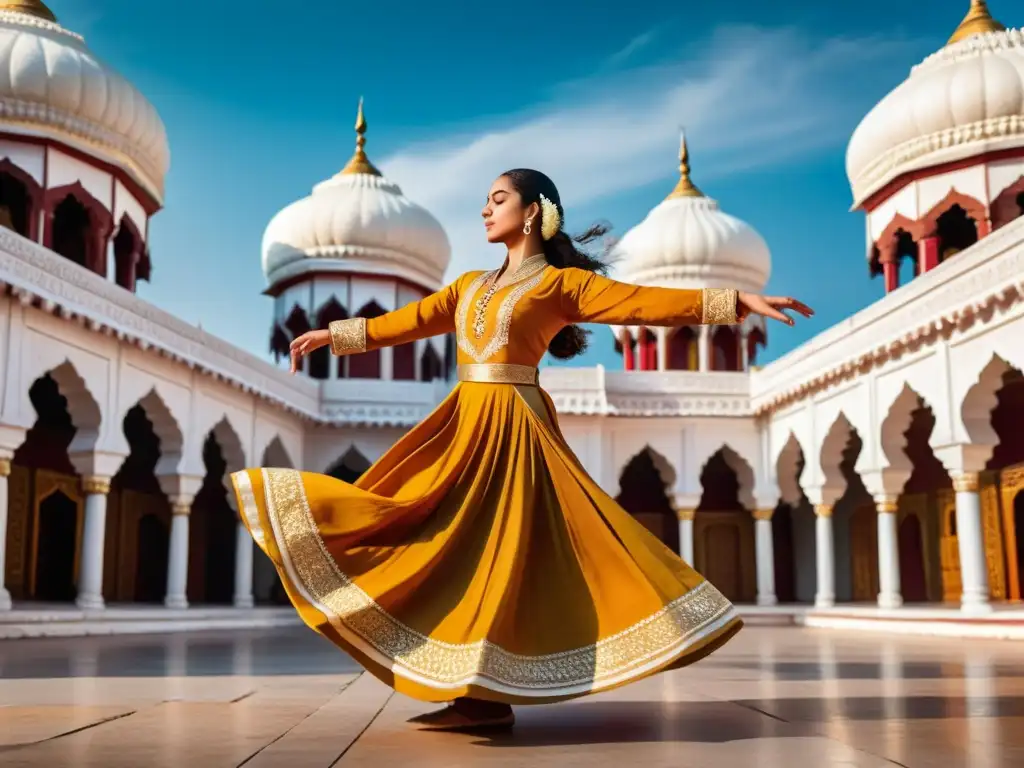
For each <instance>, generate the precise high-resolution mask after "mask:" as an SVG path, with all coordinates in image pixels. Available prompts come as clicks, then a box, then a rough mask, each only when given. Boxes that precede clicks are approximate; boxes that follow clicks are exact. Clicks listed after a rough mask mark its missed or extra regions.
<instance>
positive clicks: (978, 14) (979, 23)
mask: <svg viewBox="0 0 1024 768" xmlns="http://www.w3.org/2000/svg"><path fill="white" fill-rule="evenodd" d="M1004 29H1006V27H1004V26H1003V25H1002V24H1000V23H999V22H998V21H996V20H995V19H993V18H992V14H991V13H989V11H988V3H986V2H985V0H971V7H970V9H969V10H968V11H967V15H966V16H964V20H963V21H961V22H960V26H959V27H957V28H956V32H954V33H953V36H952V37H951V38H949V42H948V43H947V45H952V44H953V43H958V42H960V41H961V40H965V39H966V38H968V37H973V36H974V35H982V34H984V33H986V32H1002V31H1003V30H1004Z"/></svg>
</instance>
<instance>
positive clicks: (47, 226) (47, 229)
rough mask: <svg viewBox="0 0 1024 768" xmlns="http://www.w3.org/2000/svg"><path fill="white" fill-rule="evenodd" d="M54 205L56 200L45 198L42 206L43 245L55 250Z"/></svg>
mask: <svg viewBox="0 0 1024 768" xmlns="http://www.w3.org/2000/svg"><path fill="white" fill-rule="evenodd" d="M53 207H54V202H53V201H51V200H47V199H45V198H44V200H43V208H42V213H41V215H42V218H43V246H44V247H46V248H49V249H50V250H51V251H52V250H53Z"/></svg>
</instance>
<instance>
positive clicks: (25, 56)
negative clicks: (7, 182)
mask: <svg viewBox="0 0 1024 768" xmlns="http://www.w3.org/2000/svg"><path fill="white" fill-rule="evenodd" d="M12 8H23V9H24V11H18V10H12ZM49 18H52V14H50V13H49V9H47V8H46V6H44V5H43V4H42V3H39V2H36V0H22V1H21V2H20V3H14V2H8V3H0V122H2V123H3V124H4V128H5V129H6V130H13V131H15V132H19V133H25V134H30V135H33V136H44V137H47V138H52V139H55V140H58V141H61V142H64V143H66V144H69V145H71V146H73V147H75V148H76V149H78V150H80V151H82V152H84V153H86V154H88V155H90V156H92V157H96V158H97V159H101V160H103V161H105V162H108V163H110V164H112V165H115V166H118V167H120V168H123V169H124V170H125V171H126V172H127V173H128V174H129V175H130V176H131V177H132V178H134V179H135V180H136V181H137V182H139V184H140V185H142V187H143V188H144V189H146V190H147V191H148V192H149V193H150V194H152V195H153V197H154V198H155V199H156V200H157V201H162V199H163V191H164V176H165V174H166V173H167V168H168V165H169V164H170V151H169V149H168V146H167V134H166V131H165V130H164V125H163V123H162V122H161V120H160V117H159V115H157V112H156V110H155V109H154V108H153V106H152V105H151V104H150V103H149V102H148V101H147V100H146V98H145V97H144V96H143V95H142V94H141V93H139V92H138V91H137V90H135V88H134V87H133V86H132V85H131V84H130V83H129V82H128V81H127V80H125V79H124V78H123V77H121V75H119V74H117V73H116V72H115V71H113V70H112V69H110V68H109V67H107V66H105V65H104V64H102V63H100V62H99V61H98V60H97V59H96V58H95V57H94V56H93V55H92V53H91V52H90V51H89V49H88V48H87V47H86V45H85V42H84V41H83V39H82V38H81V37H80V36H79V35H76V34H75V33H73V32H69V31H68V30H66V29H64V28H63V27H61V26H60V25H59V24H57V23H56V22H54V21H50V20H49Z"/></svg>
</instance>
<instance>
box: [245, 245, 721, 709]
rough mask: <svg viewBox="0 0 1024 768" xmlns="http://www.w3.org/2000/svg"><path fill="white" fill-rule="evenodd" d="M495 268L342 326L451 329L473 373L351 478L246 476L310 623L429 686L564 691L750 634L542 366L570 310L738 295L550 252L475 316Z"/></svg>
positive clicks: (654, 309)
mask: <svg viewBox="0 0 1024 768" xmlns="http://www.w3.org/2000/svg"><path fill="white" fill-rule="evenodd" d="M495 274H496V273H493V272H491V273H488V272H470V273H467V274H465V275H463V276H462V277H460V278H458V279H457V280H456V281H455V282H454V283H452V284H451V285H449V286H447V287H446V288H444V289H442V290H441V291H439V292H437V293H435V294H433V295H431V296H428V297H426V298H424V299H423V300H422V301H419V302H416V303H413V304H410V305H408V306H405V307H403V308H401V309H398V310H396V311H394V312H389V313H387V314H384V315H381V316H380V317H376V318H371V319H365V320H364V319H362V318H353V319H350V320H343V321H338V322H336V323H332V324H331V329H330V330H331V336H332V341H331V345H332V349H333V351H334V352H335V353H337V354H346V353H354V352H360V351H363V350H370V349H375V348H378V347H383V346H389V345H394V344H401V343H405V342H409V341H412V340H413V339H419V338H424V337H427V336H432V335H437V334H443V333H449V332H452V331H454V332H455V333H456V335H457V339H458V362H459V379H460V380H459V382H458V384H457V385H456V386H455V387H454V388H453V390H452V392H451V394H450V395H448V397H447V398H445V400H444V401H443V402H442V403H441V404H440V405H439V406H438V407H437V408H436V409H435V410H434V411H433V413H431V414H430V415H429V416H428V417H427V418H426V419H425V420H424V421H423V422H421V423H420V424H419V425H417V426H416V427H414V428H413V429H412V430H411V431H409V432H408V433H407V434H406V435H405V436H404V437H402V438H401V439H400V440H399V441H398V442H397V443H395V445H394V446H393V447H392V448H391V449H390V450H388V451H387V452H386V453H385V454H384V455H383V456H382V457H381V458H380V459H379V460H378V461H377V462H376V463H375V464H374V465H373V466H372V467H370V469H369V470H367V471H366V473H365V474H364V475H363V476H362V477H360V478H359V480H358V481H356V482H355V483H353V484H349V483H345V482H343V481H341V480H337V479H334V478H332V477H328V476H325V475H320V474H315V473H311V472H298V471H294V470H289V469H248V470H244V471H242V472H236V473H234V474H233V476H232V481H233V483H234V487H235V490H236V493H237V495H238V501H239V509H240V510H241V512H242V517H243V519H244V521H245V523H246V525H247V526H248V528H249V530H250V532H251V533H252V535H253V537H254V539H255V540H256V542H257V543H258V544H259V546H260V547H261V548H262V549H263V551H264V552H266V553H267V555H269V557H270V558H271V560H273V562H274V564H275V565H276V566H277V570H278V573H279V574H280V576H281V580H282V581H283V582H284V585H285V587H286V589H287V591H288V595H289V597H290V598H291V600H292V602H293V603H294V605H295V607H296V608H297V609H298V612H299V614H300V616H301V617H302V619H303V621H305V623H306V624H307V625H309V626H310V627H312V628H313V629H315V630H317V631H318V632H320V633H322V634H323V635H325V636H326V637H328V638H330V639H331V640H332V641H333V642H334V643H336V644H337V645H339V646H340V647H341V648H343V649H344V650H345V651H347V652H348V653H349V654H351V655H352V656H353V657H354V658H355V659H356V660H357V661H359V662H360V663H361V664H362V665H363V666H364V667H365V668H366V669H368V670H369V671H370V672H371V673H373V674H374V675H375V676H377V677H378V678H380V679H381V680H383V681H384V682H386V683H387V684H389V685H391V686H392V687H393V688H395V689H396V690H397V691H400V692H402V693H405V694H408V695H409V696H413V697H415V698H418V699H422V700H425V701H450V700H452V699H454V698H455V697H458V696H473V697H476V698H481V699H488V700H492V701H501V702H508V703H513V704H516V703H518V704H524V703H542V702H549V701H555V700H560V699H569V698H573V697H576V696H581V695H584V694H588V693H592V692H596V691H601V690H606V689H609V688H611V687H614V686H618V685H621V684H624V683H627V682H630V681H632V680H636V679H639V678H641V677H644V676H647V675H649V674H652V673H655V672H658V671H661V670H664V669H669V668H675V667H679V666H683V665H686V664H689V663H691V662H693V661H696V660H698V659H700V658H702V657H703V656H705V655H707V654H708V653H710V652H711V651H713V650H714V649H715V648H717V647H719V646H720V645H722V644H723V643H724V642H725V641H726V640H728V639H729V638H730V637H731V636H732V635H734V634H735V633H736V631H738V630H739V628H740V626H741V621H740V619H739V617H738V616H737V614H736V611H735V609H734V608H733V606H732V605H731V604H730V603H729V601H728V600H726V599H725V597H723V595H722V594H721V593H720V592H719V591H718V590H717V589H715V587H714V586H713V585H711V584H710V583H709V582H707V581H705V580H704V578H703V577H702V576H700V574H698V573H697V572H696V571H694V570H693V569H692V568H690V566H688V565H687V564H686V563H684V562H683V561H682V560H681V559H680V558H679V557H678V556H677V555H676V554H675V553H674V552H672V551H671V550H670V549H668V548H667V547H666V546H665V545H664V544H662V543H661V542H660V541H659V540H658V539H657V538H656V537H655V536H654V535H653V534H651V533H649V532H648V531H647V530H646V529H645V528H644V527H643V526H642V525H641V524H640V523H638V522H637V521H636V520H634V519H633V518H632V517H631V516H630V515H629V513H627V512H626V511H625V510H624V509H622V507H620V506H619V505H618V504H617V503H616V502H615V501H614V500H613V499H612V498H611V497H609V496H608V494H606V493H605V492H604V491H602V490H601V488H600V487H598V485H597V483H596V482H595V481H594V480H593V479H592V478H591V477H590V476H589V475H587V473H586V471H585V470H584V469H583V466H582V465H581V464H580V462H579V460H578V459H577V458H576V456H575V455H574V454H573V452H572V451H571V450H570V448H569V446H568V445H567V444H566V442H565V439H564V438H563V436H562V434H561V432H560V431H559V429H558V424H557V421H556V416H555V408H554V405H553V404H552V402H551V399H550V398H549V397H548V395H547V394H546V393H545V392H544V391H543V390H541V389H540V387H539V386H537V369H536V366H537V364H538V362H539V361H540V360H541V358H542V356H543V355H544V352H545V350H546V349H547V345H548V342H549V341H550V340H551V338H552V337H553V336H554V335H555V333H556V332H557V331H559V330H560V329H561V328H562V327H563V326H565V325H567V324H570V323H608V324H645V325H665V326H678V325H684V324H698V323H702V322H703V323H711V322H723V323H724V322H735V315H736V294H735V291H729V290H712V289H704V290H703V291H701V290H680V289H669V288H653V287H638V286H634V285H629V284H626V283H620V282H616V281H614V280H610V279H608V278H605V277H602V276H600V275H597V274H594V273H592V272H588V271H584V270H581V269H577V268H567V269H558V268H555V267H552V266H549V265H547V263H546V262H545V261H544V260H543V258H536V257H535V258H531V259H527V260H525V261H524V262H523V264H522V266H521V267H520V268H519V269H517V270H516V273H515V274H514V275H513V276H512V278H511V280H510V281H509V283H508V284H506V285H504V286H502V287H500V288H499V289H498V290H497V292H496V293H494V294H493V298H492V299H491V300H490V302H489V303H488V304H487V305H486V308H485V311H484V313H483V317H482V320H481V319H478V318H477V317H476V316H475V315H476V311H477V310H476V305H477V300H478V299H479V298H481V297H482V296H483V295H484V294H485V293H486V288H487V280H488V278H489V277H493V276H494V275H495ZM474 326H478V327H479V328H480V329H481V330H482V332H483V334H482V338H479V339H478V338H477V336H476V334H475V332H474ZM367 386H372V384H369V383H368V384H367Z"/></svg>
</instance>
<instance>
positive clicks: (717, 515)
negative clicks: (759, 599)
mask: <svg viewBox="0 0 1024 768" xmlns="http://www.w3.org/2000/svg"><path fill="white" fill-rule="evenodd" d="M694 541H695V543H694V549H695V552H694V556H695V559H696V560H697V562H698V566H697V570H698V571H699V572H700V573H701V574H702V575H703V576H704V577H705V578H706V579H707V580H708V581H710V582H711V583H712V584H714V585H715V586H716V587H718V589H719V590H721V591H722V593H723V594H725V595H726V596H727V597H728V598H729V599H730V600H732V601H734V602H752V601H753V600H754V599H755V597H756V595H757V569H756V563H755V559H756V555H755V552H754V520H753V517H752V516H751V514H750V513H749V512H748V511H746V510H737V511H726V512H707V511H701V512H698V513H697V517H696V519H695V520H694ZM719 582H721V583H719Z"/></svg>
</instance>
